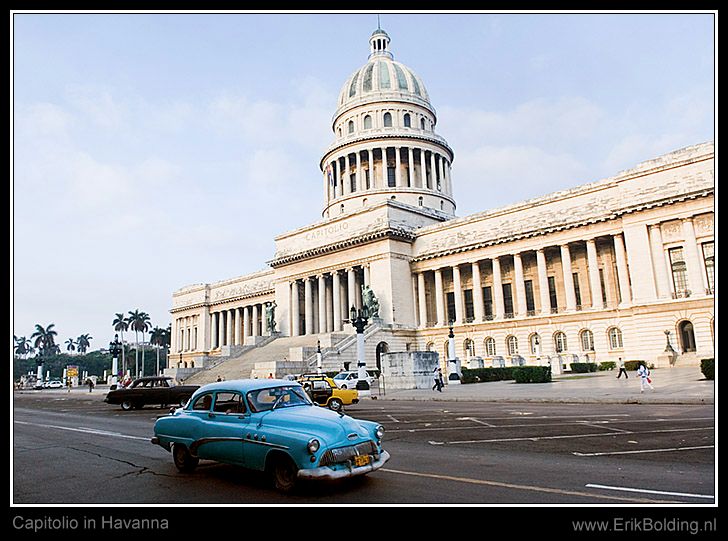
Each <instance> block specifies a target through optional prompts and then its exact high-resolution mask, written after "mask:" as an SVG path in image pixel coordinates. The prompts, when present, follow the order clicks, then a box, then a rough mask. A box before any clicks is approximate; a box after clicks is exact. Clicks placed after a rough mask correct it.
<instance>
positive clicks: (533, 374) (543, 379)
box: [513, 366, 551, 383]
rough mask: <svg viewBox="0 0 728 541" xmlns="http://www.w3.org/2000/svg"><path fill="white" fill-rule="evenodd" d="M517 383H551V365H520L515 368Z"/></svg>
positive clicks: (514, 374) (514, 373)
mask: <svg viewBox="0 0 728 541" xmlns="http://www.w3.org/2000/svg"><path fill="white" fill-rule="evenodd" d="M513 377H514V379H515V380H516V383H549V382H550V381H551V367H550V366H519V367H516V368H515V369H514V370H513Z"/></svg>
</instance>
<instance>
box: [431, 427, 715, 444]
mask: <svg viewBox="0 0 728 541" xmlns="http://www.w3.org/2000/svg"><path fill="white" fill-rule="evenodd" d="M693 430H714V428H713V427H712V426H706V427H700V428H670V429H664V430H645V431H644V432H625V434H659V433H666V432H690V431H693ZM617 435H618V434H614V433H612V432H604V433H600V434H562V435H558V436H525V437H520V438H493V439H489V440H460V441H447V442H442V443H443V444H448V445H457V444H462V443H466V444H467V443H500V442H508V441H541V440H562V439H563V440H565V439H574V438H603V437H605V436H609V437H612V438H613V437H614V436H617ZM438 443H439V442H438Z"/></svg>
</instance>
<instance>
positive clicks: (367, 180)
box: [364, 169, 371, 190]
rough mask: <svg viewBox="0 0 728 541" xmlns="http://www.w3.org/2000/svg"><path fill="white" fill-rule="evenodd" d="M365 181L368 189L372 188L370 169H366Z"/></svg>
mask: <svg viewBox="0 0 728 541" xmlns="http://www.w3.org/2000/svg"><path fill="white" fill-rule="evenodd" d="M364 182H365V183H366V186H367V190H368V189H369V188H371V185H370V180H369V169H365V170H364Z"/></svg>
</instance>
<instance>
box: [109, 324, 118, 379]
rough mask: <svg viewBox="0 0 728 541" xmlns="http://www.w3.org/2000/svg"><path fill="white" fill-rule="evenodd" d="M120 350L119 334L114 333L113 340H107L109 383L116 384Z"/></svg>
mask: <svg viewBox="0 0 728 541" xmlns="http://www.w3.org/2000/svg"><path fill="white" fill-rule="evenodd" d="M120 352H121V343H120V342H119V335H118V334H115V335H114V341H113V342H109V353H111V380H110V381H109V384H111V385H116V383H117V381H118V380H117V375H118V372H119V353H120Z"/></svg>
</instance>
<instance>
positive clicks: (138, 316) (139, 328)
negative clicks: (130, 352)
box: [128, 309, 150, 377]
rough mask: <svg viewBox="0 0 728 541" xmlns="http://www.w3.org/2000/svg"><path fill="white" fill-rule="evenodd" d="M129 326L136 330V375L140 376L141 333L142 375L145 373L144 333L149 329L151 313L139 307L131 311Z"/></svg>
mask: <svg viewBox="0 0 728 541" xmlns="http://www.w3.org/2000/svg"><path fill="white" fill-rule="evenodd" d="M128 319H129V328H130V329H131V330H132V331H134V342H135V343H136V349H135V351H134V358H135V362H136V367H135V368H136V375H137V377H139V375H140V373H139V333H142V375H143V373H144V347H143V342H144V333H146V332H147V330H149V327H150V324H149V314H147V313H146V312H141V311H140V310H139V309H137V310H134V311H133V312H132V311H131V310H130V311H129V318H128Z"/></svg>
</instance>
